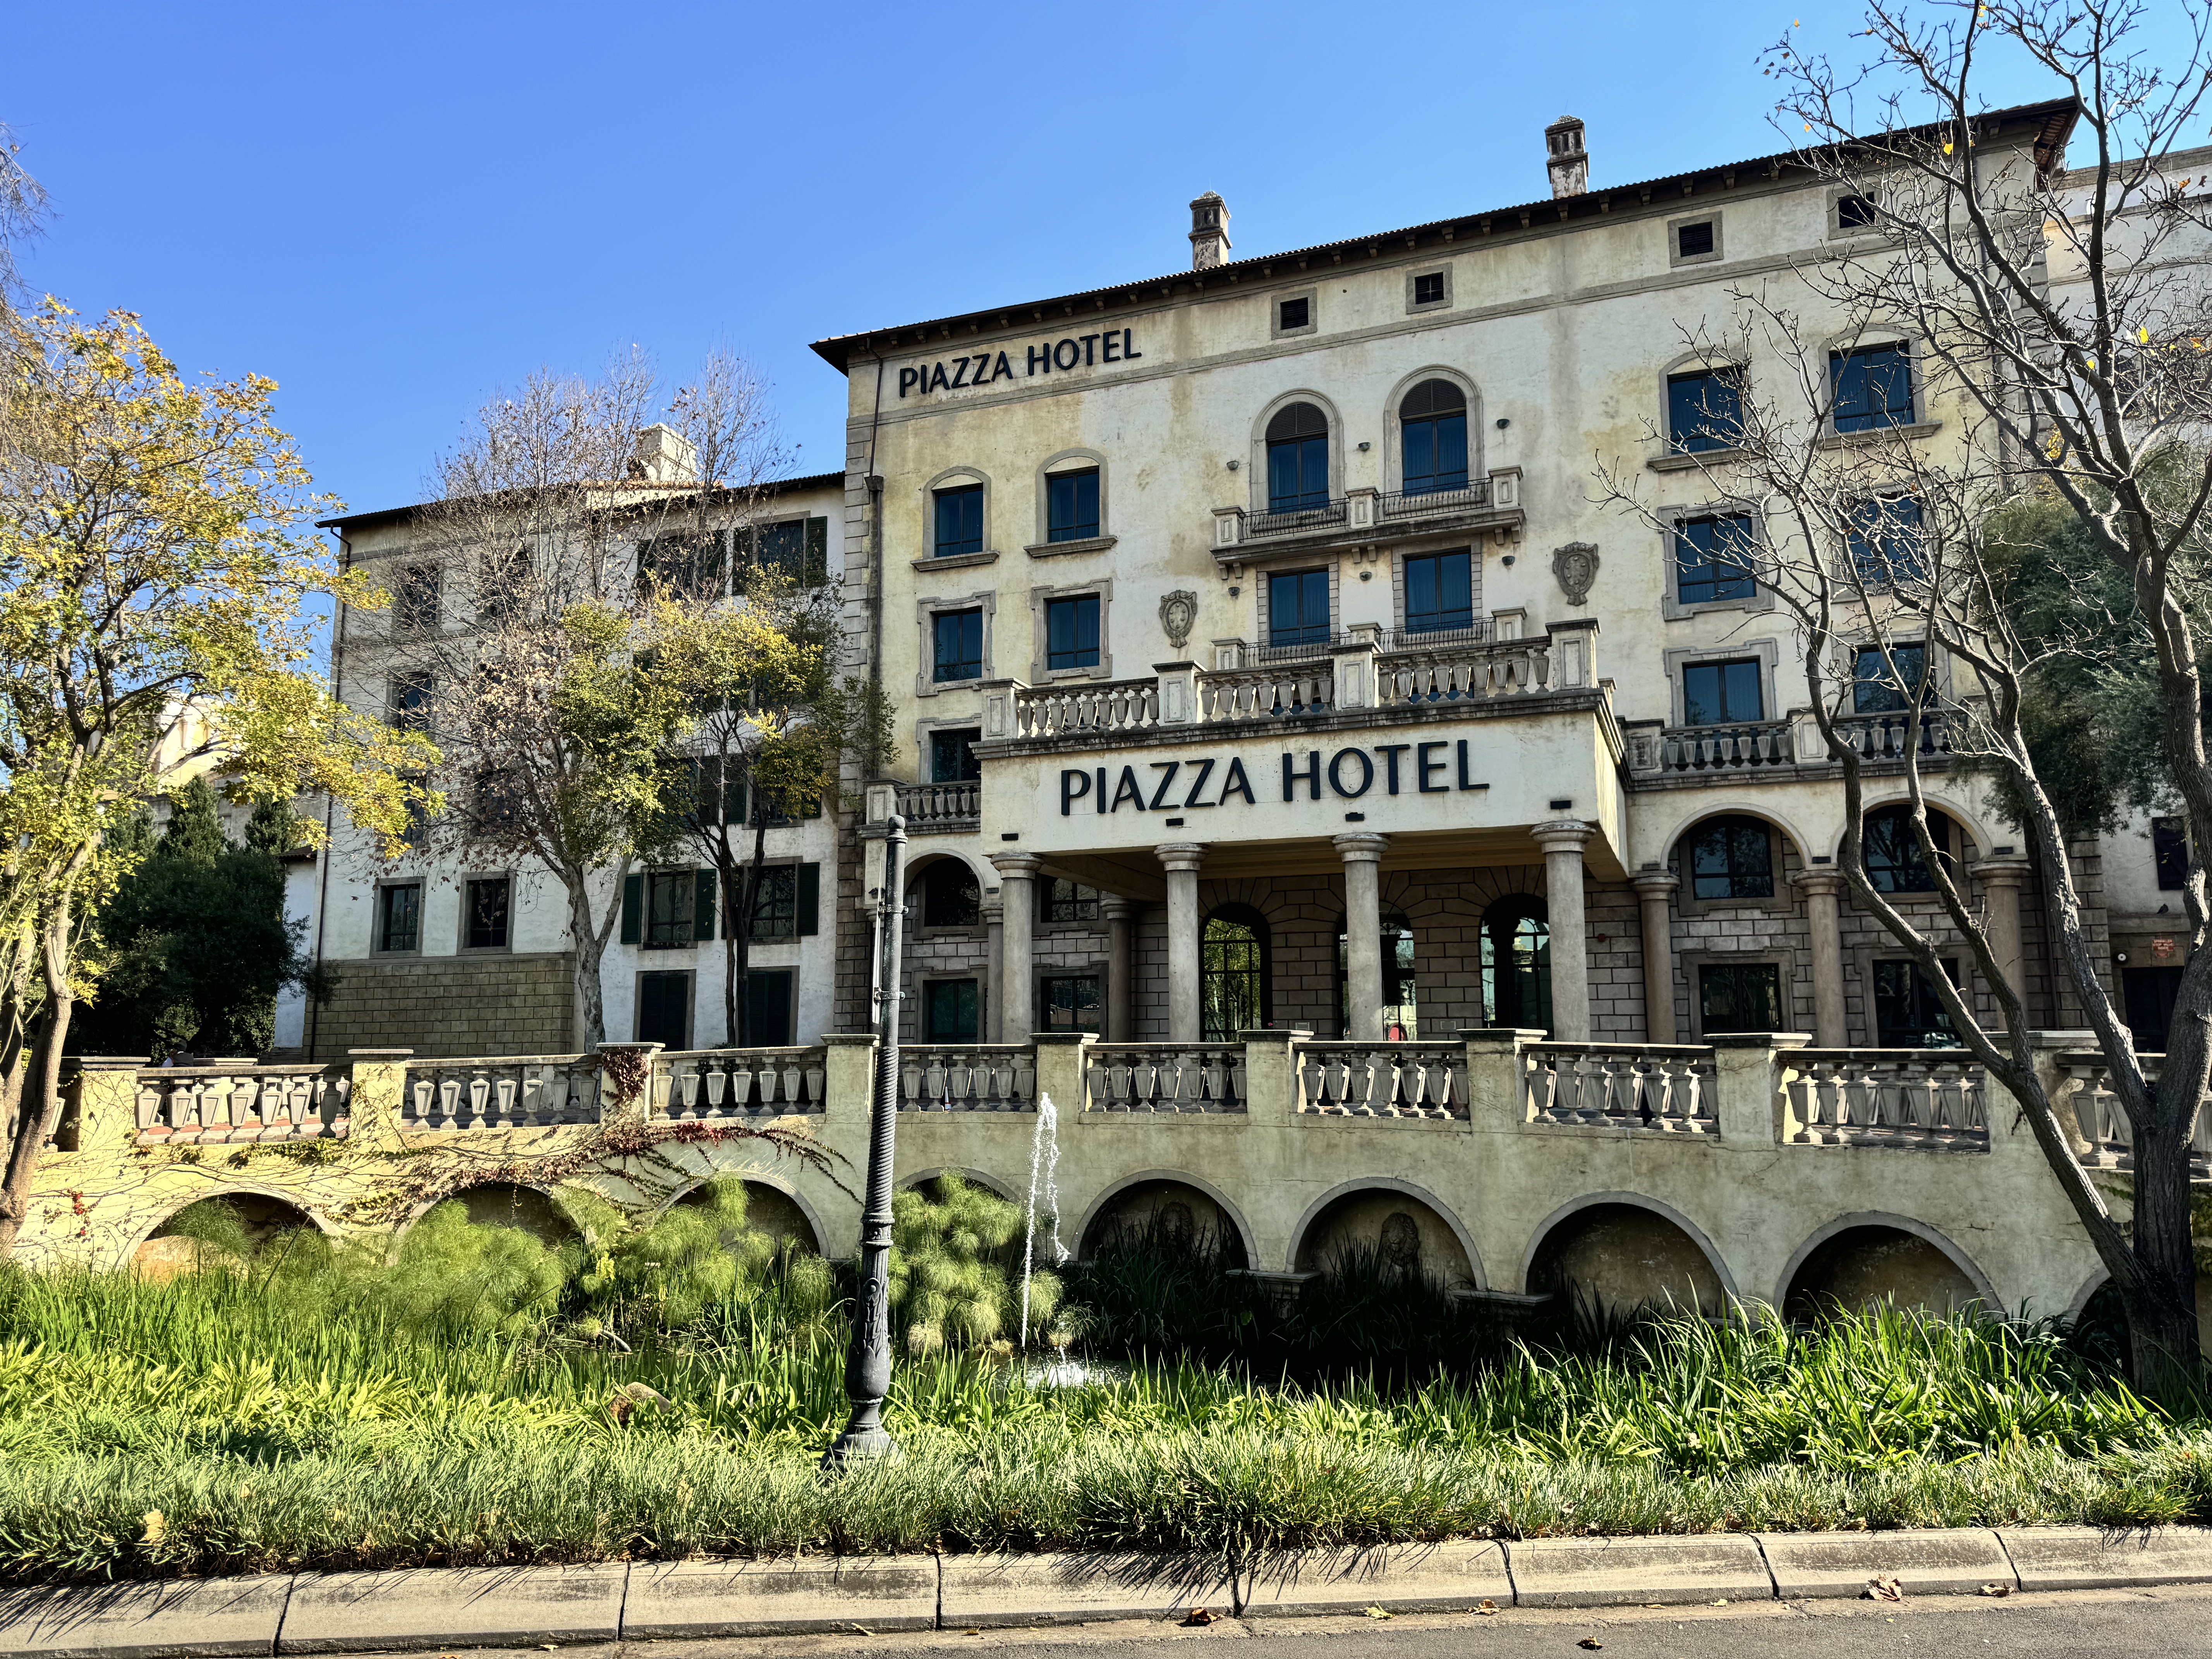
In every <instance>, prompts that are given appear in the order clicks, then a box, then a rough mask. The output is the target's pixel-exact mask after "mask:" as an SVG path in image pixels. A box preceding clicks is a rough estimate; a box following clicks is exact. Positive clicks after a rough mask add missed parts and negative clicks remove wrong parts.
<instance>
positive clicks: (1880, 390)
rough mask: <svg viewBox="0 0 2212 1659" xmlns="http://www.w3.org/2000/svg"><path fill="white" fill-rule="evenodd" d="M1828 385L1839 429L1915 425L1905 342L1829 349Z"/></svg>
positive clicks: (1850, 430) (1877, 428) (1910, 365)
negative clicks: (1901, 343) (1844, 349)
mask: <svg viewBox="0 0 2212 1659" xmlns="http://www.w3.org/2000/svg"><path fill="white" fill-rule="evenodd" d="M1828 385H1829V390H1830V392H1831V394H1832V397H1833V398H1834V400H1835V406H1836V430H1837V431H1838V432H1878V431H1881V429H1882V428H1886V427H1893V426H1910V425H1911V424H1912V354H1911V352H1910V351H1908V350H1906V349H1905V347H1903V346H1902V345H1878V346H1860V347H1858V348H1857V349H1855V350H1851V351H1832V352H1830V353H1829V354H1828Z"/></svg>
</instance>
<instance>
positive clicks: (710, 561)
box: [699, 530, 726, 598]
mask: <svg viewBox="0 0 2212 1659" xmlns="http://www.w3.org/2000/svg"><path fill="white" fill-rule="evenodd" d="M725 545H726V542H725V538H724V532H721V531H719V530H714V531H709V532H708V534H707V545H706V547H705V548H704V549H702V550H701V552H700V555H699V585H700V587H701V590H702V592H701V594H700V597H702V598H711V597H714V596H717V595H719V594H720V592H721V591H722V550H723V548H724V546H725Z"/></svg>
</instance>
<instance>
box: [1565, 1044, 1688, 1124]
mask: <svg viewBox="0 0 2212 1659" xmlns="http://www.w3.org/2000/svg"><path fill="white" fill-rule="evenodd" d="M1526 1052H1527V1060H1526V1072H1525V1074H1524V1075H1525V1089H1526V1094H1525V1097H1524V1098H1525V1100H1526V1103H1527V1115H1528V1119H1529V1121H1533V1122H1538V1123H1563V1124H1583V1125H1589V1126H1594V1127H1607V1128H1616V1129H1648V1130H1656V1131H1658V1132H1659V1133H1674V1134H1714V1133H1718V1131H1719V1128H1720V1124H1719V1121H1718V1116H1717V1110H1716V1104H1717V1103H1716V1092H1717V1091H1716V1083H1715V1066H1714V1059H1713V1051H1712V1050H1711V1048H1702V1047H1696V1046H1692V1045H1688V1044H1673V1043H1670V1044H1662V1043H1650V1042H1536V1043H1531V1044H1529V1045H1528V1048H1527V1051H1526Z"/></svg>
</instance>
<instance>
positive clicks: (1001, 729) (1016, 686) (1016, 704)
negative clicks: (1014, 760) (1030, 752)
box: [975, 679, 1030, 743]
mask: <svg viewBox="0 0 2212 1659" xmlns="http://www.w3.org/2000/svg"><path fill="white" fill-rule="evenodd" d="M1029 689H1030V688H1029V682H1028V681H1026V680H1012V679H1008V680H979V681H977V682H976V684H975V690H977V691H978V692H980V693H981V696H982V698H983V741H984V742H985V743H1002V742H1004V741H1005V740H1006V739H1007V738H1018V737H1020V736H1022V735H1023V732H1022V717H1021V708H1020V701H1021V700H1020V697H1019V696H1018V693H1020V692H1024V691H1026V690H1029Z"/></svg>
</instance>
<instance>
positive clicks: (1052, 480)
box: [1044, 466, 1098, 542]
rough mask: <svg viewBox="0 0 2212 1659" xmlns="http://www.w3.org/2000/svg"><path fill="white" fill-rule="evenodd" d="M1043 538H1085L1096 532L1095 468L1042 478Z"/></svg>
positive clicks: (1089, 537) (1096, 486) (1084, 539)
mask: <svg viewBox="0 0 2212 1659" xmlns="http://www.w3.org/2000/svg"><path fill="white" fill-rule="evenodd" d="M1044 519H1045V534H1044V538H1045V539H1046V540H1047V541H1048V542H1081V541H1089V540H1091V538H1094V537H1096V536H1097V534H1098V469H1097V467H1095V466H1094V467H1091V468H1089V469H1087V470H1085V471H1081V472H1054V473H1053V474H1051V475H1050V476H1049V477H1047V478H1046V479H1045V481H1044Z"/></svg>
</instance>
